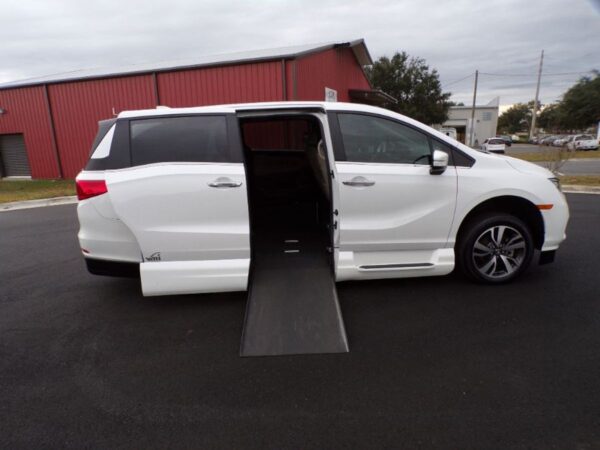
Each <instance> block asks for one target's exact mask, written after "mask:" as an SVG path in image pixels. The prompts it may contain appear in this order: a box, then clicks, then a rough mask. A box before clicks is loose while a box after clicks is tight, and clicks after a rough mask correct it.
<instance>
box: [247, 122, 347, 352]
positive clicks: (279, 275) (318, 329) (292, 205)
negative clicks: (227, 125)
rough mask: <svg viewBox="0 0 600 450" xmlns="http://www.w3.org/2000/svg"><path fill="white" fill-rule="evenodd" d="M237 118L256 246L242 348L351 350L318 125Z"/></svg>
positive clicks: (258, 349)
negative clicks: (339, 292) (338, 281)
mask: <svg viewBox="0 0 600 450" xmlns="http://www.w3.org/2000/svg"><path fill="white" fill-rule="evenodd" d="M239 120H240V127H241V134H242V140H243V147H244V159H245V167H246V180H247V183H248V204H249V208H250V228H251V232H250V236H251V247H252V263H251V269H250V281H249V288H248V290H249V295H248V304H247V310H246V319H245V324H244V333H243V337H242V348H241V353H242V355H243V356H250V355H253V356H254V355H269V354H294V353H330V352H337V351H347V345H346V337H345V333H344V332H343V322H342V319H341V315H340V313H339V305H338V302H337V294H336V290H335V281H334V275H333V253H332V251H331V249H332V247H333V245H332V236H333V234H332V226H331V218H332V215H333V214H332V204H331V185H330V176H329V166H328V162H327V152H326V147H325V140H324V139H323V132H322V127H321V122H320V121H319V119H318V118H317V117H315V116H312V115H308V114H305V115H286V116H281V115H279V116H270V117H265V116H260V117H243V118H240V119H239ZM332 329H333V330H335V332H333V333H332V331H331V330H332ZM299 330H300V332H298V331H299ZM340 348H341V349H342V350H339V349H340ZM344 348H346V350H344Z"/></svg>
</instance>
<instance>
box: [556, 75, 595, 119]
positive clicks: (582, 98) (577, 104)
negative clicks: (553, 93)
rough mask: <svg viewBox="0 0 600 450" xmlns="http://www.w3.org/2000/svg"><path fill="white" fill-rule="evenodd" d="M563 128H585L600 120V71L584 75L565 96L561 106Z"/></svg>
mask: <svg viewBox="0 0 600 450" xmlns="http://www.w3.org/2000/svg"><path fill="white" fill-rule="evenodd" d="M559 110H560V115H561V125H562V128H565V129H566V128H569V129H585V128H587V127H589V126H592V125H595V124H597V123H598V121H600V73H599V72H598V71H595V73H594V76H593V77H583V78H581V79H580V80H579V81H578V82H577V83H576V84H575V85H574V86H572V87H571V88H570V89H569V90H568V91H567V92H565V94H564V96H563V100H562V102H560V106H559Z"/></svg>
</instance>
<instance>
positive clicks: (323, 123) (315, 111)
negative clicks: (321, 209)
mask: <svg viewBox="0 0 600 450" xmlns="http://www.w3.org/2000/svg"><path fill="white" fill-rule="evenodd" d="M328 115H329V113H328V112H327V111H326V110H325V109H324V108H322V107H308V108H297V107H296V108H273V109H252V110H250V109H242V110H238V111H237V113H236V117H237V126H238V130H239V136H240V146H241V148H242V153H243V155H244V167H245V169H246V183H247V184H248V186H249V184H250V182H249V181H248V161H247V160H246V152H245V149H244V138H243V132H242V129H241V124H240V119H246V118H263V117H264V118H265V119H267V118H275V117H286V116H287V117H293V116H310V117H314V118H316V119H317V121H318V122H319V127H320V129H321V136H322V137H323V139H324V140H325V150H326V155H327V158H326V164H327V173H328V174H329V176H328V179H329V193H330V198H331V200H330V202H329V203H330V212H329V214H330V224H331V226H330V238H329V239H330V244H331V258H330V262H331V265H332V270H333V272H334V273H335V268H336V266H337V262H336V260H335V256H336V251H335V249H336V248H338V246H339V239H340V237H339V234H340V233H339V226H338V214H339V212H338V211H339V210H338V207H337V205H338V204H339V201H338V199H339V192H338V186H337V183H335V181H334V180H335V178H336V176H337V175H336V172H335V158H334V154H333V140H332V138H331V131H330V130H331V129H330V127H329V120H328ZM332 161H333V163H332ZM246 193H247V195H248V209H249V211H248V214H249V217H250V275H251V274H252V261H253V256H254V253H253V252H254V249H253V247H254V246H253V245H252V214H251V212H250V210H251V209H252V201H251V199H250V192H249V188H248V189H247V190H246Z"/></svg>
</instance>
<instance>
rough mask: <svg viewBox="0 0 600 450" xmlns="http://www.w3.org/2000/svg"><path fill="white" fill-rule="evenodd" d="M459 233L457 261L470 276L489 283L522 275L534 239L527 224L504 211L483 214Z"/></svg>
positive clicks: (529, 261) (529, 259) (505, 280)
mask: <svg viewBox="0 0 600 450" xmlns="http://www.w3.org/2000/svg"><path fill="white" fill-rule="evenodd" d="M466 225H467V226H466V228H465V229H464V230H463V231H462V233H461V236H459V239H458V242H457V246H456V250H457V255H456V256H457V264H458V267H459V269H460V270H461V271H462V272H463V273H464V274H465V275H467V276H468V277H469V278H471V279H473V280H475V281H479V282H483V283H488V284H499V283H506V282H508V281H511V280H513V279H515V278H516V277H518V276H519V275H521V274H522V273H523V272H524V271H525V270H526V269H527V267H528V266H529V264H530V263H531V259H532V257H533V252H534V248H533V238H532V236H531V232H530V231H529V228H528V227H527V225H525V224H524V223H523V222H522V221H521V220H519V219H518V218H516V217H514V216H511V215H505V214H497V213H496V214H486V215H482V216H479V217H477V218H475V219H473V220H471V221H469V223H468V224H466Z"/></svg>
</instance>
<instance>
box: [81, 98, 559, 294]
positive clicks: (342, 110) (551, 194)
mask: <svg viewBox="0 0 600 450" xmlns="http://www.w3.org/2000/svg"><path fill="white" fill-rule="evenodd" d="M496 141H500V140H499V139H493V138H492V139H490V140H488V142H486V143H484V145H486V146H487V147H488V149H489V150H492V149H494V150H495V149H498V150H500V149H503V145H502V147H500V144H497V143H496ZM496 145H498V147H492V146H496ZM76 181H77V192H78V197H79V204H78V208H77V212H78V217H79V223H80V229H79V234H78V237H79V242H80V246H81V251H82V254H83V256H84V258H85V261H86V263H87V267H88V270H89V271H90V272H91V273H94V274H101V275H132V276H139V277H141V284H142V292H143V293H144V295H169V294H191V293H202V292H223V291H235V290H246V289H248V287H249V283H250V284H251V283H252V278H251V273H253V271H254V270H257V267H258V266H260V267H263V268H264V263H265V261H266V262H268V261H271V262H272V264H273V266H274V267H275V268H276V269H273V270H272V274H271V271H269V272H268V273H269V274H271V275H270V276H272V277H274V278H273V279H274V280H275V279H276V280H277V282H278V283H281V282H285V283H287V284H289V286H293V285H294V283H296V281H294V280H295V278H294V271H295V270H299V269H301V264H302V261H306V259H305V258H306V257H307V256H309V255H311V254H313V255H314V254H318V257H319V258H320V259H319V260H320V261H327V263H326V264H324V265H323V267H324V268H323V270H325V271H326V273H327V275H326V276H331V277H332V278H333V279H334V280H336V281H342V280H366V279H376V278H405V277H419V276H433V275H445V274H448V273H450V272H452V270H453V269H454V268H455V266H457V267H458V268H459V269H460V270H461V271H462V272H463V273H464V274H466V275H467V276H468V277H470V278H472V279H473V280H475V281H478V282H483V283H489V284H498V283H503V282H508V281H511V280H513V279H515V278H516V277H518V276H519V275H521V274H522V273H523V272H524V271H525V270H526V269H527V267H528V266H529V265H530V262H531V261H532V259H533V255H534V252H535V251H538V252H540V259H539V262H540V263H547V262H551V261H552V260H553V259H554V255H555V251H556V250H557V249H558V247H559V245H560V244H561V242H562V241H563V240H564V239H565V228H566V225H567V221H568V217H569V212H568V207H567V202H566V200H565V197H564V195H563V194H562V192H561V191H560V186H559V183H558V180H557V179H556V178H555V176H554V175H553V174H552V173H551V172H549V171H548V170H546V169H544V168H542V167H539V166H537V165H534V164H531V163H528V162H525V161H522V160H518V159H514V158H510V157H505V156H498V155H490V154H487V153H483V152H480V151H476V150H473V149H471V148H469V147H467V146H465V145H463V144H461V143H459V142H457V141H456V140H454V139H451V138H450V137H448V136H446V135H445V134H443V133H440V132H438V131H436V130H434V129H433V128H430V127H428V126H426V125H424V124H422V123H420V122H417V121H415V120H413V119H410V118H408V117H406V116H403V115H400V114H396V113H394V112H392V111H389V110H387V109H381V108H376V107H372V106H367V105H361V104H350V103H341V102H340V103H338V102H276V103H255V104H239V105H226V106H206V107H196V108H180V109H175V108H174V109H152V110H143V111H127V112H121V113H120V114H119V115H118V117H117V118H115V119H111V120H108V121H103V122H101V123H100V127H99V132H98V136H97V137H96V140H95V143H94V146H93V148H92V153H91V157H90V159H89V162H88V164H87V165H86V167H85V169H84V170H83V171H82V172H81V173H80V174H79V175H78V176H77V180H76ZM256 258H258V261H259V264H258V266H255V265H256V264H257V262H256V261H257V259H256ZM261 258H262V259H261ZM290 258H299V259H294V260H293V262H290V261H291V259H290ZM303 258H304V259H303ZM286 264H289V265H287V266H286ZM251 267H254V269H252V270H251ZM313 269H314V268H312V266H311V270H313ZM261 270H262V269H261ZM314 270H316V269H314ZM263 273H264V272H263ZM399 287H400V286H399Z"/></svg>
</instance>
